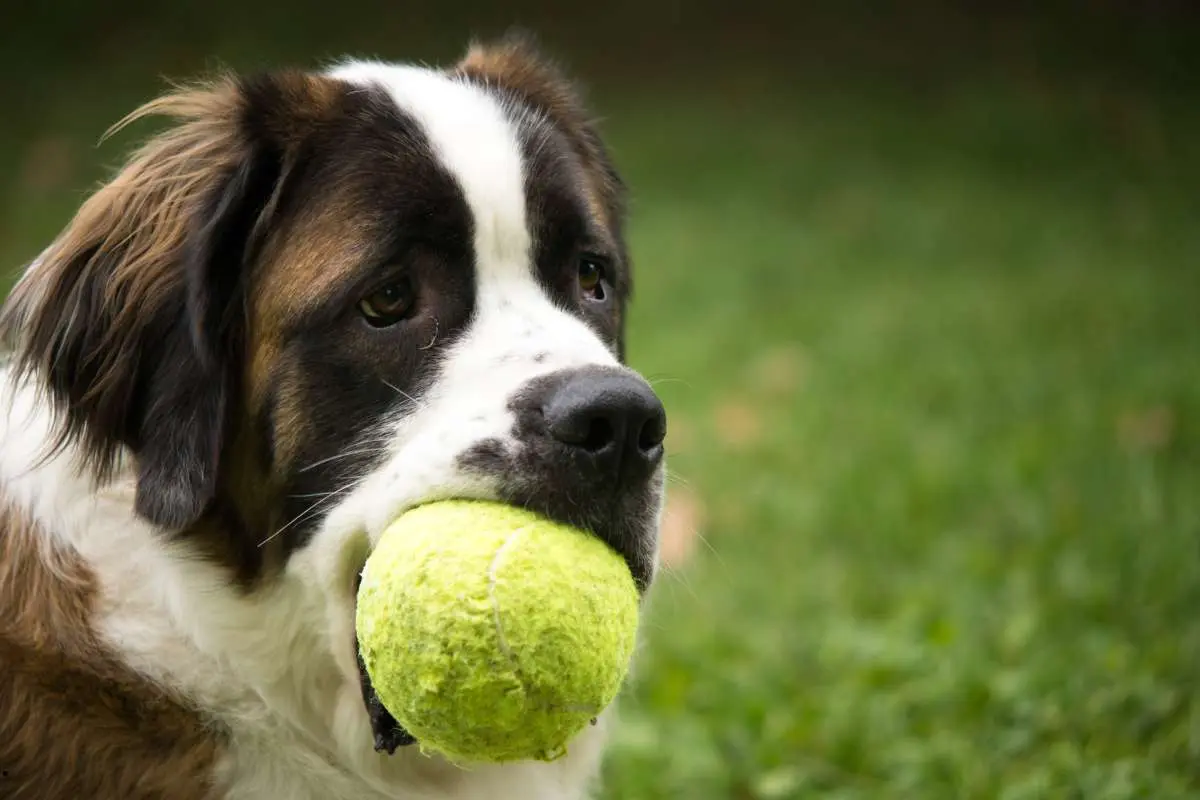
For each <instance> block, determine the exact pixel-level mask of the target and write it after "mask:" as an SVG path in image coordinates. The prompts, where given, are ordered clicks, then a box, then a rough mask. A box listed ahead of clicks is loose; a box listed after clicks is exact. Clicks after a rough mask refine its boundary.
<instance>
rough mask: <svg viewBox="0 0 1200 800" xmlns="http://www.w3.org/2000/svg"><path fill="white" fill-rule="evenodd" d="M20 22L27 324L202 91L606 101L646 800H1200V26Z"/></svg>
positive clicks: (3, 139) (1108, 10)
mask: <svg viewBox="0 0 1200 800" xmlns="http://www.w3.org/2000/svg"><path fill="white" fill-rule="evenodd" d="M6 5H8V6H10V7H8V8H6V9H5V12H4V16H5V19H6V22H5V25H4V26H3V30H2V31H0V68H2V70H3V74H4V76H5V78H4V80H3V86H2V87H0V92H3V97H2V102H0V108H3V109H4V113H3V115H2V116H3V120H4V121H3V123H2V124H0V270H2V274H3V275H4V278H3V279H2V280H0V287H2V286H4V285H7V280H9V279H10V278H11V277H13V276H15V274H16V273H17V271H18V270H19V268H20V267H21V266H22V264H24V263H25V261H26V260H28V259H29V258H31V257H32V256H33V255H34V254H35V253H36V252H37V251H38V250H39V249H40V248H41V247H42V246H44V245H45V244H46V243H47V242H48V241H49V240H50V238H51V237H52V236H53V235H54V234H55V233H56V232H57V231H58V230H59V229H60V227H61V226H63V225H64V224H65V223H66V221H67V220H68V218H69V216H70V215H71V213H72V212H73V211H74V209H75V208H76V206H77V205H78V203H79V202H80V201H81V200H82V198H83V197H84V195H85V193H86V192H87V191H88V190H89V189H90V188H92V187H93V186H94V185H95V182H96V181H97V180H99V179H100V178H101V177H103V176H105V175H106V174H108V170H109V169H110V168H113V167H115V166H116V165H118V164H119V163H120V162H121V159H122V157H123V155H124V153H125V151H126V148H127V146H128V145H129V144H131V143H132V139H133V138H135V137H140V136H143V135H145V133H146V130H145V128H144V127H142V126H138V127H137V129H136V130H133V131H131V132H130V133H129V135H126V134H122V135H121V136H120V137H118V138H116V139H114V140H111V141H109V142H107V143H105V144H103V145H100V144H99V139H100V136H101V134H102V133H103V132H104V130H105V129H106V128H107V127H108V125H110V124H111V123H113V122H114V121H116V120H117V119H118V118H119V117H121V116H122V115H123V114H124V113H125V112H127V111H129V110H130V109H131V108H132V107H133V106H134V105H136V104H138V103H141V102H143V101H145V100H147V99H149V98H150V97H152V96H153V95H155V94H156V93H158V92H160V91H162V90H163V89H164V88H165V86H166V81H167V80H168V79H187V78H189V77H193V76H195V75H196V74H197V73H202V72H204V71H207V70H210V69H213V68H216V67H220V66H226V67H233V68H237V69H255V68H260V67H268V66H276V65H280V64H285V63H286V64H295V65H301V66H320V65H321V64H323V63H325V62H327V61H328V60H330V59H333V58H337V57H339V56H342V55H345V54H354V55H365V56H377V57H381V58H387V59H401V60H419V61H426V62H430V63H450V62H452V61H453V60H454V59H456V58H457V57H458V56H459V54H460V53H461V52H462V51H463V49H464V48H465V45H466V42H467V40H468V38H469V37H472V36H488V35H491V34H497V33H500V32H502V31H503V30H504V29H505V28H507V27H508V26H509V25H511V24H514V23H515V24H519V25H522V26H525V27H527V28H529V29H531V30H532V31H534V32H535V33H537V34H538V35H539V36H540V38H541V40H542V42H543V45H544V46H545V48H546V49H547V50H548V51H549V52H550V53H551V54H552V55H554V56H556V57H557V58H559V59H560V60H561V61H563V62H564V64H565V65H566V66H567V67H568V68H569V69H570V71H571V72H573V73H574V74H575V75H576V76H577V77H579V78H580V79H581V80H582V82H583V83H584V85H585V87H586V89H587V92H588V97H589V100H590V103H591V106H592V108H593V110H594V111H595V112H596V114H597V115H598V116H599V117H601V119H602V129H603V131H604V133H605V135H606V136H607V137H608V139H609V141H610V143H611V145H612V148H613V151H614V153H615V155H616V158H617V159H618V162H619V164H620V166H621V168H622V169H623V171H624V173H625V176H626V178H627V180H628V181H629V183H630V185H631V187H632V190H633V220H632V230H631V236H632V248H633V254H634V258H635V260H636V265H637V270H638V272H637V276H638V277H637V281H638V290H637V297H636V302H635V306H634V309H633V314H632V321H631V325H632V329H631V350H630V357H631V360H632V362H633V364H634V365H635V366H637V367H638V368H640V369H641V370H643V371H644V372H645V373H646V374H647V375H648V376H649V377H650V378H652V379H653V381H654V383H655V386H656V388H657V389H658V391H659V392H660V393H661V395H662V396H663V398H664V400H665V402H666V404H667V407H668V410H669V413H670V436H669V465H670V468H671V471H672V473H673V476H672V481H671V506H670V511H669V513H668V515H667V519H666V527H665V531H664V543H663V547H664V559H665V563H666V571H665V573H664V576H663V578H662V581H661V583H660V584H659V586H658V589H657V591H656V594H655V595H654V600H653V606H652V614H651V617H650V619H649V622H648V623H647V626H646V637H645V645H644V649H643V652H642V655H641V658H640V661H639V669H638V673H637V675H636V676H635V679H634V681H633V682H632V684H631V685H630V687H629V690H628V692H627V695H626V697H625V699H624V703H623V711H622V715H621V723H620V726H619V728H618V730H617V732H616V737H615V741H614V745H613V748H612V750H611V754H610V757H609V759H608V761H607V764H606V769H605V774H606V779H607V788H606V790H605V794H604V797H605V798H614V799H615V798H627V799H629V800H637V799H640V798H689V800H708V799H709V798H732V799H734V800H751V799H757V798H761V799H762V800H770V799H771V798H801V797H822V798H890V797H904V798H935V799H936V798H1004V799H1005V800H1019V799H1020V798H1049V797H1054V798H1113V799H1116V798H1131V799H1132V798H1156V799H1157V800H1167V798H1184V797H1200V702H1198V701H1200V685H1198V684H1200V213H1198V212H1200V102H1198V101H1200V13H1198V11H1200V9H1198V8H1196V4H1195V3H1194V2H1175V3H1171V2H1112V1H1111V0H1109V1H1106V2H1083V0H1079V2H1066V1H1065V0H1046V1H1045V2H1004V3H982V2H980V3H970V4H967V3H963V4H958V5H956V4H953V3H949V2H941V3H939V2H929V1H928V0H918V1H917V2H908V3H892V2H878V3H869V2H834V0H824V1H818V2H796V3H792V4H779V3H772V2H763V1H762V0H741V1H740V2H737V3H724V4H722V3H715V2H695V3H693V2H687V3H685V2H682V1H681V0H675V1H674V2H665V3H659V2H651V0H640V2H628V0H620V2H611V3H607V4H595V5H589V4H567V3H562V4H553V3H550V2H548V1H544V2H539V1H537V0H514V2H505V3H488V2H483V0H460V1H459V2H457V3H442V4H437V5H435V4H432V3H431V4H428V5H424V6H422V5H417V4H413V3H404V2H399V1H398V0H392V2H383V0H321V2H314V1H313V0H289V1H288V2H286V3H284V2H278V3H276V2H266V1H263V2H256V1H255V0H206V1H205V2H203V3H201V2H175V3H170V4H165V3H156V2H151V0H140V1H135V0H107V2H103V3H101V2H83V0H59V1H58V2H54V3H46V4H40V5H39V4H36V3H26V4H24V5H23V6H22V7H19V8H18V7H12V6H15V4H13V3H9V4H6Z"/></svg>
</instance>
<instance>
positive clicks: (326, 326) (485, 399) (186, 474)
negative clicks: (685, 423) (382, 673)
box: [0, 36, 666, 800]
mask: <svg viewBox="0 0 1200 800" xmlns="http://www.w3.org/2000/svg"><path fill="white" fill-rule="evenodd" d="M147 117H154V118H162V119H163V123H162V125H161V127H159V128H156V129H155V131H156V132H155V133H153V134H152V135H148V138H147V139H146V140H145V142H144V144H142V145H141V146H140V147H139V148H138V149H137V150H136V151H135V152H133V153H132V154H131V155H130V156H129V158H128V160H127V161H126V162H125V163H124V165H123V166H122V167H121V168H120V169H119V170H117V171H116V174H115V176H114V177H112V179H111V180H110V181H108V182H107V183H105V184H104V185H103V186H101V187H99V188H98V189H97V190H96V191H95V192H94V193H93V194H92V195H91V196H90V197H89V198H88V199H87V200H86V202H84V203H83V204H82V206H81V208H80V209H79V210H78V212H77V214H76V215H75V217H74V218H73V219H72V220H71V221H70V223H69V224H68V225H67V226H66V227H65V229H64V230H63V231H62V233H61V234H60V235H59V236H58V237H57V238H56V239H55V240H54V241H53V242H52V243H50V244H49V246H48V247H47V248H46V249H45V250H44V251H43V252H42V253H41V254H40V256H38V257H37V258H36V259H34V260H33V262H32V263H31V264H30V265H29V266H28V268H27V269H26V270H25V271H24V273H23V274H21V275H20V276H19V279H18V281H17V283H16V286H15V288H14V289H13V290H12V292H11V294H10V295H9V297H8V299H7V301H6V302H5V304H4V306H3V311H2V315H0V337H2V339H0V341H2V343H3V348H2V350H0V352H2V353H3V355H0V797H4V798H6V800H67V798H75V797H83V798H87V800H373V799H374V798H380V800H382V799H383V798H393V799H401V798H431V799H432V798H448V799H450V800H465V798H478V799H479V800H503V799H504V798H514V799H515V800H551V799H553V800H567V799H569V798H583V797H587V796H589V794H590V793H592V792H594V790H595V784H596V783H597V781H598V773H599V772H600V769H599V765H600V762H601V756H602V752H603V743H604V740H605V731H606V729H608V728H609V727H611V721H612V714H613V711H612V709H611V708H610V709H608V710H606V711H605V712H604V713H603V714H601V715H600V717H599V718H598V719H597V721H596V724H595V725H593V726H589V727H587V728H586V729H585V730H584V732H583V733H582V734H580V735H579V736H578V737H577V738H576V739H575V740H574V741H572V742H571V743H570V747H569V753H568V755H566V756H565V757H563V758H561V759H560V760H558V761H554V762H551V763H542V762H529V763H524V762H522V763H513V764H505V765H494V764H479V765H451V764H448V763H446V762H445V761H442V760H440V759H439V758H437V757H435V756H432V755H423V754H422V753H421V750H420V747H419V743H415V744H414V742H413V740H412V737H411V736H410V735H408V733H407V732H406V731H404V730H403V729H402V728H401V727H400V726H399V725H398V724H397V723H396V721H395V720H394V719H392V718H391V717H390V716H389V715H388V713H387V711H386V710H385V709H383V708H382V707H381V705H380V704H379V701H378V699H377V698H376V697H375V695H374V692H373V690H372V689H371V685H370V681H369V679H368V678H366V676H365V671H364V670H363V669H362V667H361V664H360V661H359V659H358V656H357V648H356V644H355V642H356V639H355V630H354V598H355V590H356V587H357V582H358V577H359V574H360V572H361V569H362V567H363V564H364V562H365V560H366V558H367V556H368V554H369V553H370V552H371V548H372V545H373V544H374V543H375V542H376V541H377V540H378V538H379V536H380V534H381V532H382V531H383V529H384V528H385V526H387V524H388V523H389V522H390V521H391V520H393V519H395V517H396V516H397V515H399V514H400V513H401V512H403V511H404V510H406V509H408V508H411V507H413V506H415V505H417V504H420V503H426V502H429V501H433V500H437V499H445V498H483V499H496V500H501V501H505V502H509V503H513V504H518V505H521V506H524V507H527V508H531V509H534V510H537V511H539V512H542V513H545V514H547V515H549V516H550V517H553V518H556V519H559V520H562V521H565V522H568V523H571V524H574V525H577V526H580V527H582V528H585V529H587V530H588V531H590V532H591V533H593V534H594V535H595V536H598V537H600V538H601V539H603V540H604V541H606V542H608V543H610V544H611V545H612V546H613V547H614V548H615V549H616V550H617V551H618V552H619V553H621V554H622V555H623V557H624V558H625V560H626V561H627V562H628V564H629V566H630V568H631V570H632V572H633V574H634V576H635V579H636V581H637V583H638V584H639V588H640V589H641V591H642V593H643V598H645V593H646V592H647V591H648V590H649V589H650V587H651V585H652V583H653V582H654V578H655V574H656V569H657V552H658V548H657V543H658V526H659V521H660V517H661V512H662V504H663V493H664V464H663V458H664V456H663V439H664V435H665V431H666V417H665V414H664V411H663V406H662V404H661V402H660V401H659V399H658V398H657V397H656V395H655V393H654V392H653V390H652V389H651V387H650V386H649V384H648V383H647V382H646V381H645V380H644V379H643V378H642V377H641V376H639V375H638V374H637V373H636V372H634V371H633V370H632V369H630V368H629V367H628V366H626V364H625V361H626V359H625V338H624V337H625V334H624V331H625V319H626V314H627V304H628V301H629V299H630V293H631V286H632V281H631V269H632V265H631V262H630V257H629V253H628V252H627V248H626V241H625V236H624V226H625V214H626V208H625V206H626V199H625V187H624V185H623V182H622V179H621V177H620V175H619V174H618V172H617V171H616V169H615V167H614V164H613V162H612V159H611V158H610V155H609V152H608V150H607V148H606V147H605V144H604V142H603V141H602V139H601V137H600V135H599V134H598V132H597V128H596V126H595V124H594V122H593V120H592V119H591V118H590V117H589V116H588V113H587V111H586V110H585V108H584V107H583V105H582V102H581V100H580V98H579V93H578V91H577V90H576V88H574V86H573V85H572V83H570V82H569V80H568V79H567V78H565V77H564V75H563V73H562V72H561V71H560V70H559V68H558V67H557V66H556V65H555V64H554V63H552V62H551V61H549V60H547V59H546V58H545V56H544V55H542V54H541V53H540V52H539V51H538V49H537V47H536V45H534V44H532V43H531V42H530V41H529V40H528V39H527V38H525V37H522V36H509V37H504V38H501V39H499V40H496V41H493V42H490V43H487V44H478V43H476V44H473V45H471V46H470V47H469V48H468V49H467V51H466V53H465V55H464V56H463V57H462V59H461V60H460V61H458V63H456V64H454V65H452V66H449V67H446V68H432V67H427V66H414V65H405V64H388V63H381V62H378V61H369V60H347V61H342V62H339V63H337V64H335V65H332V66H331V67H330V68H328V69H321V70H312V71H307V70H291V71H289V70H280V71H274V72H267V73H265V74H259V75H255V76H246V75H240V74H233V75H221V76H219V77H217V78H215V79H212V80H210V81H208V82H205V83H201V84H197V85H192V86H188V87H183V88H179V89H176V90H173V91H172V92H171V93H169V94H166V95H165V96H162V97H160V98H158V99H156V100H153V101H151V102H149V103H148V104H146V105H145V106H143V107H141V108H140V109H138V110H136V111H134V112H133V113H132V114H130V115H129V117H128V118H126V119H125V120H123V121H122V122H121V123H119V124H120V125H124V124H128V123H129V122H131V121H135V120H140V119H144V118H147Z"/></svg>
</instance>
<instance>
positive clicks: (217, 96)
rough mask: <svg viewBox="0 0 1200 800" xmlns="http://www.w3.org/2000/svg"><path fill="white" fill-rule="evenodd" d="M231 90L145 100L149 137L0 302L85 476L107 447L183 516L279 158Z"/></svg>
mask: <svg viewBox="0 0 1200 800" xmlns="http://www.w3.org/2000/svg"><path fill="white" fill-rule="evenodd" d="M246 97H247V95H246V87H245V86H243V85H242V84H239V83H237V82H235V81H233V80H222V81H219V82H217V83H214V84H209V85H206V86H203V87H201V88H196V89H188V90H184V91H180V92H177V93H175V94H171V95H168V96H166V97H163V98H160V99H158V100H156V101H153V102H151V103H149V104H148V105H146V106H144V107H143V108H141V109H139V110H138V111H136V112H134V114H132V115H130V117H128V118H127V119H126V120H124V121H123V122H122V123H120V124H121V125H124V124H127V123H128V122H129V121H131V120H133V119H138V118H141V117H145V116H150V115H165V116H168V117H172V118H174V119H175V120H176V124H175V126H173V127H172V128H170V129H169V130H167V131H166V132H165V133H161V134H160V135H158V136H157V137H155V138H153V139H151V140H150V141H149V142H148V143H147V144H146V145H145V146H143V147H142V148H141V149H140V150H139V151H138V152H136V153H135V154H134V155H133V157H132V158H131V159H130V160H129V161H128V163H127V164H126V165H125V166H124V168H123V169H122V170H121V171H120V172H119V173H118V174H117V175H116V177H115V178H114V179H113V180H112V181H111V182H109V183H108V184H107V185H105V186H103V187H101V188H100V189H99V190H98V191H97V192H96V193H95V194H93V195H92V196H91V197H90V198H89V199H88V200H87V202H86V203H85V204H84V205H83V206H82V207H81V208H80V210H79V212H78V214H77V215H76V216H75V218H74V219H73V220H72V221H71V223H70V224H69V225H68V226H67V228H66V229H65V230H64V231H63V233H62V234H61V235H60V236H59V237H58V239H57V240H56V241H55V242H54V243H53V244H52V245H51V246H50V248H48V249H47V251H46V252H45V253H44V254H43V255H42V257H41V258H40V259H39V260H38V261H37V262H36V263H35V264H34V265H33V266H32V267H31V268H30V269H29V270H28V271H27V272H26V274H25V276H24V277H23V278H22V280H21V281H20V283H19V284H18V285H17V287H16V288H15V289H14V290H13V293H12V294H11V296H10V297H9V300H8V302H7V303H6V306H5V308H4V310H3V313H2V314H0V335H2V336H3V337H4V339H5V340H6V341H7V342H8V343H9V344H11V345H12V347H13V349H14V355H15V364H16V367H17V369H18V370H19V371H21V372H22V373H24V374H26V375H28V376H30V377H32V378H34V379H35V380H36V381H38V382H39V383H40V385H41V386H42V387H43V388H44V389H46V390H47V391H48V392H49V395H50V397H51V399H52V400H53V402H54V403H55V406H56V407H57V409H58V410H59V411H60V412H61V428H60V431H59V433H60V435H59V437H58V438H57V440H56V442H55V444H56V447H57V448H61V447H62V446H63V445H65V444H66V443H68V442H78V443H79V444H80V445H81V446H82V452H83V453H84V461H85V464H86V466H89V467H91V468H93V469H94V470H95V471H96V474H97V477H98V478H100V479H101V480H103V479H105V478H106V477H108V476H109V475H110V474H111V471H112V469H113V467H114V465H115V462H116V459H117V457H118V454H119V453H120V452H121V448H122V447H127V448H129V450H130V451H131V452H132V453H133V455H134V458H135V460H136V469H137V498H136V508H137V511H138V513H139V514H141V515H142V516H143V517H144V518H146V519H147V520H149V521H150V522H152V523H155V524H157V525H160V526H164V527H167V528H173V529H179V528H183V527H186V526H188V525H190V524H191V523H193V522H195V521H196V519H197V518H198V517H199V516H200V515H201V514H202V513H203V512H204V510H205V509H206V507H207V506H208V504H209V502H210V501H211V500H212V499H213V497H214V494H215V491H216V486H217V473H218V469H219V465H220V459H221V452H222V450H223V448H224V445H225V439H226V433H227V430H228V428H229V424H228V423H229V414H230V410H231V404H232V403H233V398H234V397H235V396H236V394H235V393H236V392H237V388H238V387H237V380H238V372H239V369H238V366H239V353H238V351H239V348H240V346H241V343H240V340H241V336H242V330H241V328H242V327H243V312H242V308H241V302H242V299H241V288H240V287H241V283H242V278H243V270H244V267H245V265H246V263H247V260H248V258H249V256H250V254H251V252H252V249H253V247H254V246H255V242H256V235H255V230H256V226H257V225H258V224H259V222H260V219H261V217H262V216H263V214H264V213H265V210H266V209H267V208H268V207H269V205H270V200H271V196H272V193H273V192H274V191H275V187H276V185H277V183H278V181H279V177H280V174H281V169H282V160H281V155H280V151H279V149H278V148H277V147H275V146H273V145H271V144H270V143H269V141H268V140H267V139H265V138H264V137H263V136H260V135H258V134H257V133H256V132H255V126H254V125H253V124H252V123H253V121H254V120H253V114H252V112H253V109H252V108H251V106H250V105H248V103H247V100H246Z"/></svg>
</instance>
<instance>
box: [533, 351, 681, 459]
mask: <svg viewBox="0 0 1200 800" xmlns="http://www.w3.org/2000/svg"><path fill="white" fill-rule="evenodd" d="M542 413H543V415H544V416H545V420H546V427H547V431H548V433H549V434H550V435H551V436H552V437H553V438H554V439H556V440H558V442H560V443H561V444H565V445H567V446H569V447H571V448H573V449H575V450H576V451H577V452H584V453H587V454H589V455H591V456H594V457H595V458H596V459H598V460H597V461H596V464H597V466H599V467H601V468H602V469H603V470H605V471H611V472H612V474H613V475H614V476H615V475H616V474H617V472H618V471H620V470H622V469H624V468H634V469H644V468H645V467H652V466H653V465H654V464H656V463H657V461H658V458H659V456H660V455H661V445H662V441H663V437H664V435H665V434H666V412H664V411H663V407H662V403H661V402H660V401H659V399H658V397H657V396H656V395H655V394H654V391H653V390H652V389H651V388H650V386H649V384H647V383H646V382H645V381H644V380H642V379H640V378H638V377H637V376H635V375H632V374H630V373H627V372H621V371H616V370H580V371H579V372H578V373H576V374H574V375H572V376H570V377H569V378H568V379H567V380H565V381H564V382H562V383H561V384H559V385H558V386H556V387H555V388H554V389H553V390H552V391H551V392H550V393H549V396H547V397H546V398H545V399H544V400H543V405H542Z"/></svg>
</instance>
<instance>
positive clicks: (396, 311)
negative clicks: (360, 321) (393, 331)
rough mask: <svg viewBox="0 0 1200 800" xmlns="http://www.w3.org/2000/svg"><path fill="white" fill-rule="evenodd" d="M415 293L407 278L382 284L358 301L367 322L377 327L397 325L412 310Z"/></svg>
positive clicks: (359, 308)
mask: <svg viewBox="0 0 1200 800" xmlns="http://www.w3.org/2000/svg"><path fill="white" fill-rule="evenodd" d="M414 297H415V293H414V292H413V286H412V281H410V280H408V279H407V278H405V279H403V280H398V281H395V282H394V283H389V284H387V285H386V286H381V287H380V288H378V289H376V290H375V291H373V292H371V293H370V294H369V295H367V296H366V297H364V298H363V299H362V300H360V301H359V303H358V310H359V311H360V312H361V313H362V315H363V317H365V318H366V320H367V322H369V323H371V324H372V325H374V326H375V327H377V328H386V327H388V326H389V325H395V324H396V323H397V322H399V321H400V320H402V319H404V318H405V317H407V316H408V314H409V312H410V311H412V307H413V300H414Z"/></svg>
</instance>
